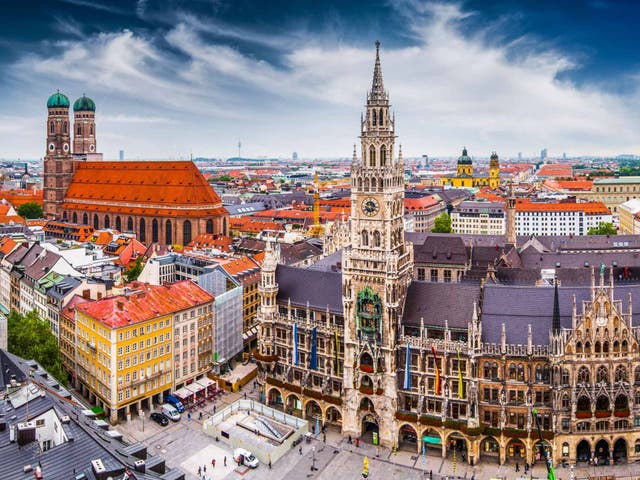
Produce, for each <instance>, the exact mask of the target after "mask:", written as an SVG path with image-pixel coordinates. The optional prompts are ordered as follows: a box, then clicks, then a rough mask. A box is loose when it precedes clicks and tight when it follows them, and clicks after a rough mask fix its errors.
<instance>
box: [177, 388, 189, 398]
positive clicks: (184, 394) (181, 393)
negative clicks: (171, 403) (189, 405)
mask: <svg viewBox="0 0 640 480" xmlns="http://www.w3.org/2000/svg"><path fill="white" fill-rule="evenodd" d="M193 393H194V392H192V391H191V390H189V389H188V388H184V387H183V388H180V389H178V390H176V391H175V392H173V394H174V395H175V396H176V397H178V398H189V397H192V396H193Z"/></svg>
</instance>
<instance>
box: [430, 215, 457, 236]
mask: <svg viewBox="0 0 640 480" xmlns="http://www.w3.org/2000/svg"><path fill="white" fill-rule="evenodd" d="M431 231H432V232H433V233H451V232H452V230H451V217H450V216H449V214H448V213H447V212H442V213H441V214H440V215H438V216H437V217H436V219H435V221H434V223H433V228H432V229H431Z"/></svg>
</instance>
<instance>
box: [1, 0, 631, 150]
mask: <svg viewBox="0 0 640 480" xmlns="http://www.w3.org/2000/svg"><path fill="white" fill-rule="evenodd" d="M142 4H144V2H142ZM141 6H142V7H143V8H144V5H141ZM398 14H399V15H403V16H404V18H405V19H406V23H407V32H406V33H407V35H409V36H410V38H412V40H413V46H409V47H404V48H386V47H385V45H383V48H382V50H381V56H382V67H383V73H384V80H385V87H386V88H387V89H388V90H389V91H390V95H391V101H392V103H393V106H394V109H395V111H396V112H397V133H398V135H399V141H401V142H402V144H403V146H404V152H405V155H416V156H418V155H421V154H423V153H428V154H429V155H431V156H434V155H446V156H455V155H457V154H458V151H459V150H460V148H461V147H462V145H467V146H468V147H469V149H470V151H471V153H472V154H475V155H479V156H482V155H488V154H489V152H490V151H491V150H497V151H498V153H500V154H501V155H503V156H506V155H513V154H515V153H517V152H518V151H522V152H525V153H528V154H533V153H535V152H537V151H538V150H539V149H540V148H542V147H548V148H549V151H550V152H551V153H554V154H561V153H562V152H563V151H566V152H567V153H568V154H570V155H575V154H615V153H620V152H636V153H640V146H639V145H638V140H637V139H638V135H637V132H638V127H639V126H640V113H638V112H640V109H639V108H638V106H640V95H639V94H638V91H636V92H634V93H633V94H631V95H628V96H626V97H625V96H617V95H614V94H610V93H605V92H603V91H600V90H598V89H596V88H595V87H589V86H582V87H577V86H575V85H573V84H571V83H569V82H561V81H559V80H557V77H558V74H559V73H561V72H564V71H566V70H568V69H571V68H574V67H575V66H576V65H577V64H578V60H577V59H575V58H569V57H568V56H566V55H564V54H563V53H562V52H559V51H554V50H553V49H550V48H546V49H544V50H541V49H537V50H534V49H526V50H528V52H529V53H523V54H521V55H519V56H515V57H516V58H514V55H510V53H511V52H513V50H514V49H517V48H518V46H519V45H518V43H519V42H521V43H523V44H529V43H531V41H532V40H531V38H530V37H523V38H522V39H520V40H516V41H514V42H511V43H510V44H507V45H504V46H495V45H492V44H491V42H488V41H487V38H488V36H489V35H490V32H491V28H492V25H489V26H488V27H487V30H486V31H480V32H478V33H477V34H475V35H474V36H471V37H468V36H465V35H462V34H461V32H460V31H459V30H458V28H459V27H460V25H464V19H465V18H466V17H467V16H469V15H471V14H472V13H469V12H463V11H461V10H460V8H459V7H457V6H455V5H440V4H428V5H422V4H412V3H411V2H408V3H405V4H403V5H402V6H401V7H399V10H398ZM180 19H181V23H178V24H177V25H176V26H175V27H173V28H172V29H171V30H169V31H168V32H166V34H165V35H164V37H163V38H162V39H159V38H154V37H149V36H141V35H139V34H134V33H133V32H130V31H127V30H125V31H122V32H116V33H104V34H101V35H98V36H95V37H93V38H91V39H89V40H84V41H80V40H79V41H75V42H65V43H63V44H60V45H59V48H60V49H62V50H63V51H64V53H63V54H62V55H57V56H51V57H43V56H35V55H32V56H29V57H26V58H23V59H22V60H21V61H20V62H18V64H16V65H15V69H14V74H17V75H18V77H19V78H21V79H23V80H24V81H25V82H40V83H43V82H46V84H47V85H48V87H47V89H49V90H50V89H51V88H52V87H53V85H51V82H53V81H55V82H67V83H68V84H70V85H73V86H74V88H78V87H79V88H82V91H85V90H86V91H87V94H89V95H92V94H93V93H92V92H94V91H97V92H99V93H100V94H101V95H102V96H103V98H104V97H107V98H109V99H110V101H109V104H107V105H106V106H105V108H106V109H107V112H106V113H105V114H103V115H105V116H103V119H102V120H103V121H105V123H108V124H109V125H108V126H106V127H105V128H109V129H112V128H116V127H117V126H116V124H118V123H135V124H136V127H137V130H136V137H137V138H140V136H145V135H146V136H148V138H146V139H145V141H144V142H142V141H139V142H137V143H134V145H133V146H131V147H129V146H127V147H126V148H127V150H128V151H135V150H136V148H142V145H144V148H150V149H151V151H146V152H145V151H138V152H136V153H137V154H138V155H140V156H147V157H155V156H165V155H164V153H165V152H167V151H172V152H173V151H175V152H184V151H186V150H193V151H194V153H198V154H206V155H220V156H230V155H233V154H234V151H235V143H236V142H237V139H238V138H239V137H240V138H242V139H243V143H244V144H245V145H246V147H245V148H244V149H243V150H244V152H246V154H247V155H288V154H290V152H291V151H292V150H294V149H295V150H298V151H300V152H301V153H302V154H303V156H310V157H321V156H345V157H347V156H349V154H350V145H351V144H352V143H353V141H354V139H355V138H356V137H357V135H358V134H359V123H358V116H359V113H360V109H361V107H362V105H363V103H364V98H365V93H366V90H367V89H368V88H369V87H370V79H371V73H372V68H373V55H374V49H373V40H375V39H374V38H372V39H371V40H372V44H371V46H370V47H366V48H363V47H357V46H353V45H348V44H345V43H344V42H340V41H338V40H336V39H335V36H328V35H322V36H321V35H319V34H317V35H309V34H307V33H304V32H300V31H298V32H291V33H281V34H278V35H274V36H266V35H263V34H256V33H252V32H247V31H245V30H242V29H238V28H234V27H230V26H228V25H221V24H216V23H211V25H210V26H211V28H212V30H211V31H213V32H214V33H216V34H217V35H220V36H222V37H225V38H231V39H241V38H242V37H244V39H245V40H246V41H249V42H253V43H255V44H260V45H262V46H264V47H265V48H267V49H270V50H271V51H273V50H276V51H277V52H279V54H280V61H279V63H278V64H274V63H270V62H268V61H267V60H264V59H263V58H259V57H256V56H251V55H247V54H244V53H242V52H241V51H240V50H238V49H236V48H232V47H230V46H229V45H226V44H223V43H222V42H217V43H216V42H211V41H207V40H205V38H207V37H205V35H206V32H207V28H208V25H209V24H208V23H207V21H205V20H200V19H194V18H193V17H189V16H184V15H182V16H180ZM160 40H162V41H164V42H167V43H168V44H169V45H170V46H171V50H170V53H169V52H168V51H166V49H165V48H164V47H162V48H161V47H159V46H158V45H160ZM494 43H495V42H494ZM638 83H639V84H640V82H638ZM114 94H117V95H114ZM115 97H117V99H115V100H113V101H111V99H112V98H115ZM98 108H99V112H100V108H101V105H100V104H99V105H98ZM116 108H118V109H121V110H116ZM118 116H121V117H120V118H121V120H120V121H118V120H117V119H118ZM169 118H170V119H171V123H173V125H172V127H173V128H172V130H171V133H170V135H172V136H173V137H174V138H171V139H169V138H167V132H166V131H163V130H159V129H158V128H157V127H158V124H160V125H161V124H163V123H167V122H165V121H164V120H163V119H169ZM126 119H130V120H126ZM131 119H135V120H131ZM97 121H98V123H99V122H100V121H101V119H100V114H98V119H97ZM146 125H149V127H148V128H146ZM154 125H155V126H154ZM145 128H146V129H145ZM103 130H104V129H103ZM0 133H2V130H0ZM120 133H121V132H120V131H115V132H113V134H114V135H116V136H117V135H119V134H120ZM38 140H39V139H38ZM105 143H107V141H105ZM108 147H109V148H111V149H112V150H113V151H114V152H115V151H116V149H115V146H108ZM16 155H17V154H16Z"/></svg>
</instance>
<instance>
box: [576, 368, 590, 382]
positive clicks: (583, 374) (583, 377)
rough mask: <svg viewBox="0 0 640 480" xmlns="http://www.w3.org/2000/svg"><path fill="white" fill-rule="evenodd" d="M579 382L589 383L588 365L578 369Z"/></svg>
mask: <svg viewBox="0 0 640 480" xmlns="http://www.w3.org/2000/svg"><path fill="white" fill-rule="evenodd" d="M578 383H584V384H589V369H588V368H587V367H580V368H579V369H578Z"/></svg>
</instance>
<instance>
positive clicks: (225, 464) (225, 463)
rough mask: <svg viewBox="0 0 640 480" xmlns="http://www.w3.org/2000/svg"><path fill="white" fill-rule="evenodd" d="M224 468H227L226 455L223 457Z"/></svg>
mask: <svg viewBox="0 0 640 480" xmlns="http://www.w3.org/2000/svg"><path fill="white" fill-rule="evenodd" d="M224 466H225V467H226V466H227V456H226V455H225V457H224Z"/></svg>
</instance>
